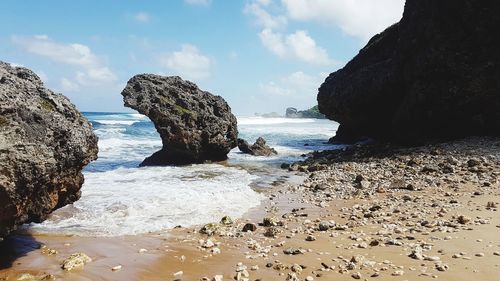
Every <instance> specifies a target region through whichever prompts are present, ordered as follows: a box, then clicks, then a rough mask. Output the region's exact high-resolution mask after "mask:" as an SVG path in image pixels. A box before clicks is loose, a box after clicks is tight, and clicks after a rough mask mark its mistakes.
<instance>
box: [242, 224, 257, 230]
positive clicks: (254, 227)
mask: <svg viewBox="0 0 500 281" xmlns="http://www.w3.org/2000/svg"><path fill="white" fill-rule="evenodd" d="M256 230H257V225H256V224H255V223H247V224H245V225H244V226H243V228H242V229H241V231H243V232H248V231H251V232H254V231H256Z"/></svg>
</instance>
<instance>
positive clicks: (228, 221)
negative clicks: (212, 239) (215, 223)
mask: <svg viewBox="0 0 500 281" xmlns="http://www.w3.org/2000/svg"><path fill="white" fill-rule="evenodd" d="M220 223H221V224H223V225H231V224H233V219H231V217H230V216H224V217H222V219H221V220H220Z"/></svg>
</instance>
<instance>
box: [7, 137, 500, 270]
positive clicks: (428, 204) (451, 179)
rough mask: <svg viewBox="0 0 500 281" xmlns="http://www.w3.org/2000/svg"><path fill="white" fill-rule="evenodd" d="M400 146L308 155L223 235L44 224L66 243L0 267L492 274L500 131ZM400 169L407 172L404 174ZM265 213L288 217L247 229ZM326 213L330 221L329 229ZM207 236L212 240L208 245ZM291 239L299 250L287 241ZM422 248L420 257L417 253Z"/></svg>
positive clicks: (498, 240) (497, 241)
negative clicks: (78, 259) (117, 233)
mask: <svg viewBox="0 0 500 281" xmlns="http://www.w3.org/2000/svg"><path fill="white" fill-rule="evenodd" d="M357 149H358V150H357V151H361V152H363V148H361V149H359V148H357ZM391 153H394V154H393V156H380V155H379V156H376V157H372V158H370V157H367V156H366V155H365V156H360V157H358V158H356V157H357V156H353V155H347V153H346V155H343V154H342V153H336V154H335V156H334V157H332V156H331V155H333V154H330V155H329V154H328V152H325V153H323V154H319V155H317V156H316V157H313V158H311V159H310V160H309V162H308V161H305V162H304V163H302V165H303V166H301V170H305V171H307V170H313V171H309V172H306V173H304V174H303V176H304V182H303V183H301V184H298V183H280V184H279V185H278V186H274V187H271V188H269V189H264V191H263V194H264V195H265V196H266V199H264V201H263V203H262V204H261V207H259V208H254V209H253V210H249V212H247V213H246V214H245V216H244V218H243V219H240V220H237V221H236V222H235V223H234V224H233V225H232V226H228V227H222V232H221V233H220V235H215V236H211V237H207V236H206V235H203V234H200V233H198V230H199V227H192V228H180V229H173V230H170V231H167V232H165V233H163V232H162V233H161V234H146V235H137V236H124V237H113V238H106V237H76V236H73V237H67V236H62V237H61V236H53V235H48V236H46V235H35V236H34V238H35V239H36V240H37V241H38V242H41V243H44V244H45V245H47V247H48V248H50V249H54V250H56V251H57V252H58V253H57V254H55V255H47V254H46V253H44V252H46V251H44V250H43V249H32V250H31V251H29V252H28V253H27V255H25V256H22V257H20V258H18V259H16V260H15V261H13V266H12V267H11V268H3V269H0V280H7V279H5V278H6V277H7V278H8V280H17V278H19V276H20V275H22V274H23V273H31V274H34V275H38V276H40V277H42V275H43V274H52V275H53V276H54V278H55V279H57V280H174V279H179V280H200V278H202V277H207V278H208V279H207V280H212V278H213V277H214V276H215V275H219V274H220V275H223V276H224V280H232V279H233V277H234V276H235V275H237V274H238V272H240V274H239V275H242V276H245V275H246V273H248V274H249V275H250V280H256V279H259V278H260V279H261V280H305V278H306V277H308V276H309V277H311V278H313V280H330V279H331V278H336V279H338V280H352V279H358V277H359V279H373V280H414V279H417V278H418V279H422V280H424V279H426V278H432V277H434V278H440V279H441V280H470V279H472V278H474V279H478V280H483V279H484V280H487V279H489V278H491V276H493V274H495V273H497V272H498V270H500V269H499V264H500V256H498V255H496V254H500V235H498V234H500V216H498V211H497V210H498V205H499V204H500V191H499V188H500V186H499V177H500V140H499V139H495V138H476V139H474V138H472V139H467V140H462V141H456V142H452V143H446V144H438V145H433V146H429V147H424V148H410V149H402V150H401V151H399V152H391ZM361 154H362V153H361ZM336 157H337V158H336ZM452 158H453V159H452ZM449 159H452V160H449ZM414 162H415V163H414ZM449 162H453V163H449ZM469 162H470V163H469ZM476 162H477V163H476ZM443 163H448V164H450V165H451V168H452V170H453V171H452V172H450V171H449V168H450V167H447V166H446V165H444V164H443ZM410 164H411V165H410ZM306 166H307V167H306ZM309 167H314V168H311V169H308V168H309ZM424 170H425V171H426V172H423V171H424ZM443 171H445V172H446V173H445V172H443ZM358 174H362V177H363V179H359V178H358V177H357V175H358ZM395 179H398V180H403V181H405V184H404V185H401V184H399V185H398V186H396V184H395V183H393V181H394V180H395ZM486 182H488V184H486ZM410 185H411V186H410ZM488 206H490V207H488ZM302 208H304V209H302ZM460 216H463V217H462V218H460ZM263 217H272V218H275V219H276V220H277V221H280V223H278V225H276V226H271V227H264V226H257V231H256V232H254V233H242V232H240V230H241V228H242V227H243V225H244V224H245V223H246V222H249V221H250V222H253V223H258V222H261V221H262V218H263ZM332 221H335V223H333V222H332ZM325 222H329V224H331V225H329V226H327V227H326V228H327V229H326V230H325V229H324V228H323V230H320V229H322V228H321V227H325V226H324V224H325ZM321 223H323V226H321ZM266 235H267V236H266ZM273 236H275V237H273ZM16 237H17V238H19V237H22V236H14V237H12V238H13V239H16ZM207 239H210V240H211V241H212V242H214V243H215V245H213V246H211V247H203V245H204V243H205V242H206V240H207ZM200 240H203V241H201V242H200ZM283 241H284V243H283ZM28 242H29V240H28V241H24V242H23V241H18V243H19V244H18V245H23V243H28ZM219 243H220V244H219ZM68 244H69V245H68ZM205 246H207V245H206V244H205ZM209 246H210V245H209ZM28 247H29V243H28ZM216 248H217V249H218V250H215V249H216ZM141 249H145V250H146V251H143V250H141ZM290 249H292V250H294V251H295V250H297V251H295V252H296V253H297V254H296V255H287V254H285V253H284V251H287V250H290ZM301 250H302V251H301ZM80 251H81V252H84V253H86V254H87V255H89V256H90V257H91V258H92V259H93V261H92V262H90V263H88V264H87V265H85V267H84V269H83V270H75V271H72V272H63V270H62V269H60V263H61V262H62V260H63V259H64V258H66V257H67V256H69V255H70V254H72V253H74V252H80ZM294 251H292V252H294ZM219 252H220V253H219ZM288 252H290V251H288ZM415 253H417V254H416V255H413V256H416V257H417V259H415V258H412V257H409V255H412V254H415ZM461 253H462V254H461ZM183 256H184V258H182V257H183ZM239 262H241V263H242V264H241V265H238V263H239ZM269 264H270V267H267V266H269ZM118 265H121V266H122V267H121V269H120V270H117V271H113V270H112V268H113V267H115V266H118ZM245 266H246V268H245ZM256 266H257V267H256ZM252 269H255V270H252ZM180 271H182V273H183V274H182V275H181V274H178V275H175V276H174V274H175V273H179V272H180ZM237 271H238V272H237ZM374 275H377V276H374ZM318 276H320V277H318ZM371 276H374V277H371ZM2 278H4V279H2ZM46 278H52V277H50V276H49V277H46ZM242 278H244V277H242ZM294 278H295V279H294ZM30 280H41V279H40V278H39V279H30ZM44 280H53V279H44ZM241 280H244V279H241Z"/></svg>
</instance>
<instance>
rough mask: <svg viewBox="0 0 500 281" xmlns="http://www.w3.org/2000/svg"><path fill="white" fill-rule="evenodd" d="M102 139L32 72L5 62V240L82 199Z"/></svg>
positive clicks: (1, 117)
mask: <svg viewBox="0 0 500 281" xmlns="http://www.w3.org/2000/svg"><path fill="white" fill-rule="evenodd" d="M96 158H97V137H96V136H95V134H94V133H93V131H92V126H91V125H90V123H89V122H88V121H87V120H86V119H85V118H84V117H83V116H82V115H81V114H80V113H79V112H78V111H77V110H76V108H75V106H74V105H73V104H71V103H70V101H69V100H68V99H67V98H66V97H64V96H63V95H60V94H54V93H53V92H52V91H50V90H48V89H46V88H44V86H43V83H42V81H41V80H40V78H38V76H36V74H35V73H33V72H32V71H30V70H28V69H26V68H21V67H11V66H10V65H9V64H7V63H4V62H0V236H5V235H7V234H8V233H9V232H11V231H12V230H14V229H15V228H16V226H17V225H20V224H23V223H29V222H41V221H43V220H44V219H45V218H46V217H47V216H48V215H49V214H50V212H52V211H53V210H55V209H57V208H60V207H62V206H64V205H66V204H70V203H72V202H74V201H76V200H78V198H79V197H80V187H81V186H82V184H83V175H82V172H81V171H82V169H83V167H84V166H85V165H87V164H88V163H89V162H90V161H92V160H95V159H96Z"/></svg>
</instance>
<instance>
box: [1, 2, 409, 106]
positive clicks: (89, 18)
mask: <svg viewBox="0 0 500 281" xmlns="http://www.w3.org/2000/svg"><path fill="white" fill-rule="evenodd" d="M403 8H404V0H376V1H374V0H168V1H163V0H158V1H153V0H150V1H138V0H120V1H118V0H86V1H84V0H73V1H66V0H45V1H40V0H23V1H18V0H4V1H2V8H1V9H0V26H2V27H3V28H2V29H0V60H2V61H5V62H9V63H12V64H15V65H20V66H24V67H28V68H30V69H32V70H33V71H35V72H36V73H37V74H38V75H39V76H40V78H41V79H42V81H44V84H45V85H46V86H47V87H48V88H50V89H52V90H53V91H55V92H58V93H63V94H64V95H66V96H67V97H68V98H70V100H71V101H72V102H73V103H74V104H75V105H76V106H77V108H78V109H79V110H81V111H103V112H128V111H130V109H127V108H125V107H124V106H123V101H122V97H121V95H120V93H121V91H122V90H123V88H124V87H125V85H126V83H127V81H128V80H129V79H130V78H131V77H132V76H134V75H136V74H141V73H153V74H160V75H167V76H170V75H179V76H181V77H182V78H184V79H187V80H190V81H193V82H195V83H196V84H197V85H198V86H199V87H200V88H201V89H203V90H207V91H209V92H211V93H213V94H216V95H220V96H222V97H223V98H224V99H226V101H227V102H228V103H229V105H230V106H231V108H232V111H233V112H234V113H236V114H237V115H253V114H254V113H269V112H278V113H280V114H283V113H284V111H285V109H286V108H287V107H296V108H299V109H307V108H309V107H311V106H313V105H316V95H317V89H318V88H319V86H320V85H321V83H322V82H323V81H324V79H325V78H326V77H327V76H328V74H329V73H331V72H334V71H336V70H338V69H339V68H342V67H343V66H344V65H345V64H346V63H347V62H348V61H349V60H350V59H351V58H352V57H353V56H355V55H356V54H357V53H358V52H359V50H360V49H361V48H362V47H363V46H364V45H365V44H366V43H367V42H368V40H369V39H370V38H371V37H372V36H373V35H375V34H377V33H379V32H381V31H383V30H384V29H385V28H387V27H388V26H390V25H391V24H393V23H395V22H397V21H399V19H400V18H401V16H402V13H403Z"/></svg>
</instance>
